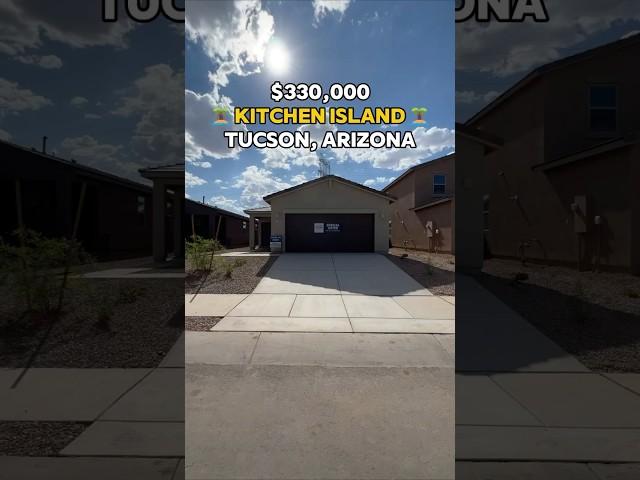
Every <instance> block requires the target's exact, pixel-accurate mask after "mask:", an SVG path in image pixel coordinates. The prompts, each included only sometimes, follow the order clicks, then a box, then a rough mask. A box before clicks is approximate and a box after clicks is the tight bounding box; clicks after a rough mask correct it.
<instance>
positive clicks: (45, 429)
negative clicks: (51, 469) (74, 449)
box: [0, 422, 88, 457]
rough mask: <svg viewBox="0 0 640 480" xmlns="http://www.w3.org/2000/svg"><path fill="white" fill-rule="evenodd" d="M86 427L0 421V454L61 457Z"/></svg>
mask: <svg viewBox="0 0 640 480" xmlns="http://www.w3.org/2000/svg"><path fill="white" fill-rule="evenodd" d="M87 426H88V424H86V423H79V422H0V455H5V456H20V457H48V456H53V455H58V454H59V453H60V451H61V450H62V449H63V448H64V447H66V446H67V445H69V443H71V442H72V441H73V440H74V439H75V438H76V437H77V436H78V435H80V434H81V433H82V432H83V430H84V429H85V428H87Z"/></svg>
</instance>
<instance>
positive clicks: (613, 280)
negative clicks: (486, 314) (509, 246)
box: [483, 259, 640, 315]
mask: <svg viewBox="0 0 640 480" xmlns="http://www.w3.org/2000/svg"><path fill="white" fill-rule="evenodd" d="M483 272H484V273H487V274H489V275H492V276H495V277H500V278H504V279H507V280H514V279H515V278H516V275H518V277H519V280H518V281H519V282H520V283H523V284H530V285H537V286H539V287H543V288H548V289H550V290H555V291H556V292H559V293H562V294H563V295H568V296H572V297H579V298H581V299H582V300H584V301H586V302H588V303H593V304H595V305H599V306H601V307H605V308H608V309H610V310H617V311H620V312H625V313H631V314H633V315H640V277H637V276H634V275H631V274H626V273H603V272H601V273H594V272H578V271H576V270H573V269H570V268H567V267H556V266H546V265H531V264H529V265H526V266H522V265H521V264H520V262H518V261H515V260H499V259H491V260H485V262H484V268H483ZM523 274H524V275H523ZM525 276H526V278H525Z"/></svg>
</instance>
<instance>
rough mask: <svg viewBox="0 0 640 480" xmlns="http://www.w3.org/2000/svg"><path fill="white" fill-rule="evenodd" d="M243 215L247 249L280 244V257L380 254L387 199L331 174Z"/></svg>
mask: <svg viewBox="0 0 640 480" xmlns="http://www.w3.org/2000/svg"><path fill="white" fill-rule="evenodd" d="M264 200H265V202H267V203H268V204H269V205H270V206H269V207H261V208H256V209H250V210H246V211H245V212H246V213H247V214H248V215H249V216H250V219H251V220H250V224H251V225H254V224H256V223H257V225H258V227H257V228H256V229H253V228H252V229H251V231H250V238H249V244H250V248H251V249H254V248H256V247H261V248H263V249H268V248H269V245H270V243H271V241H277V240H280V241H281V244H282V250H283V251H285V252H373V251H376V252H386V251H387V250H388V248H389V218H390V217H389V204H390V203H391V202H393V201H394V198H393V197H392V196H391V195H388V194H385V193H383V192H380V191H378V190H374V189H372V188H369V187H366V186H364V185H361V184H358V183H355V182H352V181H350V180H347V179H345V178H342V177H338V176H335V175H327V176H324V177H320V178H317V179H315V180H311V181H309V182H306V183H303V184H301V185H297V186H295V187H292V188H288V189H286V190H282V191H280V192H276V193H272V194H271V195H267V196H266V197H264Z"/></svg>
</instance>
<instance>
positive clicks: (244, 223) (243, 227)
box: [242, 222, 247, 230]
mask: <svg viewBox="0 0 640 480" xmlns="http://www.w3.org/2000/svg"><path fill="white" fill-rule="evenodd" d="M242 229H243V230H246V229H247V222H242Z"/></svg>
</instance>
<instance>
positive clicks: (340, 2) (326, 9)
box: [313, 0, 378, 26]
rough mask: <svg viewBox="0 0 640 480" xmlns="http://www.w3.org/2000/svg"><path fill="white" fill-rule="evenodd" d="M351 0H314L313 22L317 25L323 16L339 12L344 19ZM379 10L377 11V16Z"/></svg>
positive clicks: (340, 18)
mask: <svg viewBox="0 0 640 480" xmlns="http://www.w3.org/2000/svg"><path fill="white" fill-rule="evenodd" d="M350 3H351V0H313V24H314V26H317V24H318V23H320V21H321V20H322V18H323V17H326V16H327V15H330V14H337V15H338V16H339V20H342V17H343V16H344V12H346V11H347V8H349V4H350ZM377 14H378V12H376V16H377Z"/></svg>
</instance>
